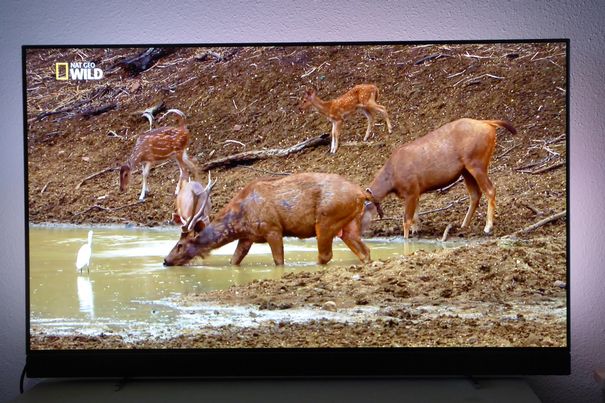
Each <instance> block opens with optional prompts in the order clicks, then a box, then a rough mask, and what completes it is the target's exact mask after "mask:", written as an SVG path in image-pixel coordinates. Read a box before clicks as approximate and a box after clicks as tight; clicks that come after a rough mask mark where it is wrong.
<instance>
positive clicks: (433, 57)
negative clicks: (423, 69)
mask: <svg viewBox="0 0 605 403" xmlns="http://www.w3.org/2000/svg"><path fill="white" fill-rule="evenodd" d="M442 57H451V56H450V55H446V54H444V53H435V54H433V55H428V56H425V57H423V58H422V59H419V60H416V62H414V66H418V65H419V64H423V63H424V62H430V61H432V60H437V59H441V58H442Z"/></svg>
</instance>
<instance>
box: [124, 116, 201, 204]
mask: <svg viewBox="0 0 605 403" xmlns="http://www.w3.org/2000/svg"><path fill="white" fill-rule="evenodd" d="M169 113H175V114H177V115H178V116H179V123H178V126H176V127H173V126H168V127H161V128H157V129H153V130H149V131H148V132H146V133H143V134H141V135H140V136H139V137H138V138H137V141H136V143H135V145H134V148H133V150H132V152H131V154H130V157H129V158H128V160H127V161H126V163H125V164H124V165H122V167H121V168H120V191H121V192H123V191H125V190H126V189H127V188H128V183H129V182H130V176H131V173H132V170H133V169H134V168H135V167H136V166H137V165H138V164H139V163H141V164H142V165H143V168H142V170H141V173H142V176H143V183H142V189H141V195H140V196H139V200H140V201H143V200H145V197H146V196H147V194H148V193H149V187H148V186H147V176H148V175H149V171H150V170H151V165H152V164H153V163H155V162H159V161H164V160H167V159H169V158H174V159H175V160H176V162H177V164H178V166H179V170H180V175H179V180H178V183H177V186H176V191H175V194H178V193H179V189H180V185H181V182H182V181H184V180H185V179H186V176H185V172H188V173H189V175H192V174H195V171H196V168H195V165H194V164H193V162H191V160H190V159H189V157H188V156H187V147H188V146H189V142H190V134H189V130H188V129H187V126H186V125H185V114H184V113H183V112H181V111H180V110H178V109H170V110H168V111H167V112H166V113H165V114H164V116H166V115H167V114H169Z"/></svg>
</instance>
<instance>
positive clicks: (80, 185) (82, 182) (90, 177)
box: [76, 167, 119, 190]
mask: <svg viewBox="0 0 605 403" xmlns="http://www.w3.org/2000/svg"><path fill="white" fill-rule="evenodd" d="M118 169H119V168H118V167H109V168H105V169H102V170H100V171H99V172H95V173H94V174H91V175H88V176H87V177H86V178H84V179H82V180H81V181H80V183H78V184H77V185H76V190H78V189H80V187H82V185H83V184H85V183H86V182H88V181H89V180H91V179H94V178H96V177H97V176H101V175H103V174H105V173H107V172H112V171H117V170H118Z"/></svg>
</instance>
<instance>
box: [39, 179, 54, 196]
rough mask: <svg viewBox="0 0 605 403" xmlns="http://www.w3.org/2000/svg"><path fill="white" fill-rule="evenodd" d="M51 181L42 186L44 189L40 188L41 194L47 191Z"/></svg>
mask: <svg viewBox="0 0 605 403" xmlns="http://www.w3.org/2000/svg"><path fill="white" fill-rule="evenodd" d="M50 182H51V181H48V182H46V185H44V186H43V187H42V190H40V194H42V193H44V192H45V191H46V188H47V187H48V185H50Z"/></svg>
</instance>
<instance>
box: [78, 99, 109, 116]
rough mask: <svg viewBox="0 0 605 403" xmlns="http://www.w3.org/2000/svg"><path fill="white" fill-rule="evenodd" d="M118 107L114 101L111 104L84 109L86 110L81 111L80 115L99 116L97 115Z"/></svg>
mask: <svg viewBox="0 0 605 403" xmlns="http://www.w3.org/2000/svg"><path fill="white" fill-rule="evenodd" d="M117 107H118V104H116V103H113V102H112V103H109V104H106V105H102V106H98V107H92V108H88V109H84V110H82V111H80V115H82V116H97V115H100V114H102V113H105V112H109V111H111V110H114V109H116V108H117Z"/></svg>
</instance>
